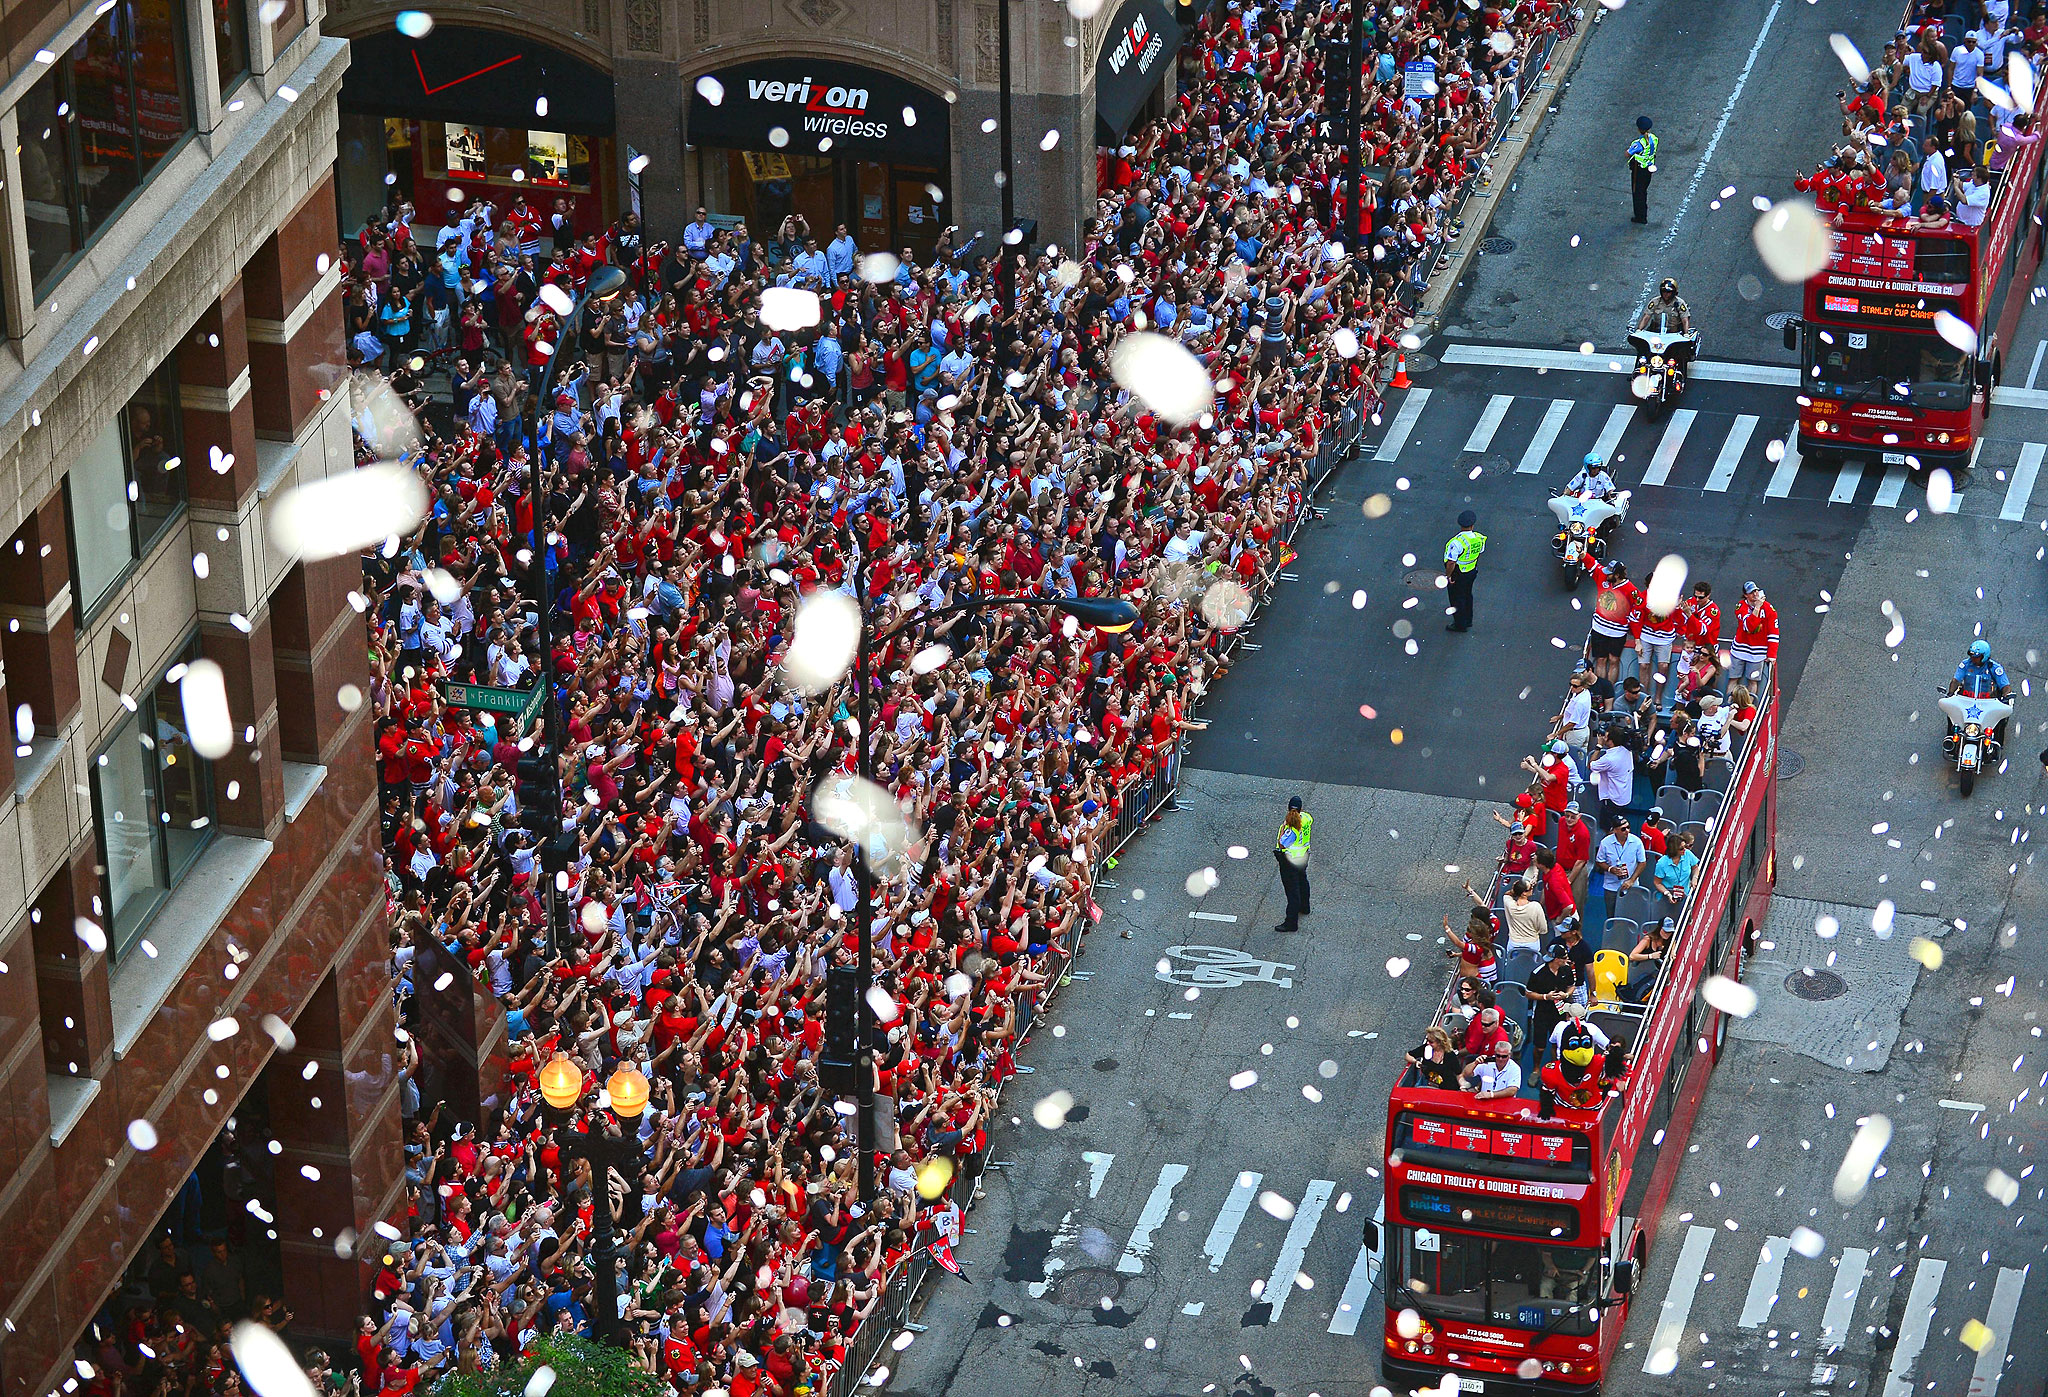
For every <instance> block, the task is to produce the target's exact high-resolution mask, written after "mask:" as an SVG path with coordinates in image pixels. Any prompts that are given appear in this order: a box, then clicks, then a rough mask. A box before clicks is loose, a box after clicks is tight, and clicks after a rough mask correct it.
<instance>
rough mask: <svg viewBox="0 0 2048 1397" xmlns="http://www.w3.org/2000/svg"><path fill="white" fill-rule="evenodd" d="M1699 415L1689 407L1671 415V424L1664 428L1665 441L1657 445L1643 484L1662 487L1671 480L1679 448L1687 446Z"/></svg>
mask: <svg viewBox="0 0 2048 1397" xmlns="http://www.w3.org/2000/svg"><path fill="white" fill-rule="evenodd" d="M1698 416H1699V414H1698V413H1697V412H1695V411H1693V410H1692V409H1691V408H1689V407H1682V408H1680V409H1678V411H1676V412H1674V413H1672V414H1671V422H1670V424H1669V425H1668V426H1666V427H1665V428H1664V439H1663V440H1662V441H1660V442H1658V443H1657V451H1656V454H1655V455H1653V456H1652V457H1650V468H1649V469H1648V470H1646V471H1644V472H1643V484H1645V485H1662V484H1663V483H1664V482H1665V481H1667V480H1669V479H1670V478H1671V467H1672V465H1673V464H1674V463H1676V462H1677V460H1678V448H1679V447H1681V446H1684V445H1685V434H1686V433H1687V432H1689V431H1691V430H1692V423H1693V419H1694V418H1695V417H1698Z"/></svg>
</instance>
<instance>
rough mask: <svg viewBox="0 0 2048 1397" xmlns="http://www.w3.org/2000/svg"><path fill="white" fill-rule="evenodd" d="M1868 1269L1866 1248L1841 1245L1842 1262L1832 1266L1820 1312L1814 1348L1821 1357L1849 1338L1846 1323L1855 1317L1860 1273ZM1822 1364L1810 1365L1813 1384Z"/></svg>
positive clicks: (1868, 1257) (1864, 1272) (1861, 1277)
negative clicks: (1832, 1279)
mask: <svg viewBox="0 0 2048 1397" xmlns="http://www.w3.org/2000/svg"><path fill="white" fill-rule="evenodd" d="M1869 1270H1870V1253H1869V1252H1867V1251H1865V1250H1863V1248H1861V1247H1844V1248H1843V1249H1842V1264H1841V1265H1840V1266H1838V1267H1836V1268H1835V1286H1834V1289H1833V1290H1832V1291H1830V1292H1829V1294H1828V1307H1827V1308H1826V1309H1825V1310H1823V1311H1821V1316H1820V1340H1819V1342H1818V1344H1817V1346H1816V1348H1815V1350H1814V1351H1815V1352H1816V1353H1817V1354H1819V1355H1821V1356H1822V1357H1826V1356H1829V1355H1832V1354H1835V1353H1838V1352H1840V1351H1841V1348H1842V1345H1843V1344H1845V1343H1847V1342H1848V1341H1849V1325H1850V1324H1851V1322H1852V1321H1854V1320H1855V1318H1856V1296H1857V1293H1858V1292H1860V1291H1861V1290H1862V1289H1863V1277H1864V1276H1865V1275H1866V1274H1868V1273H1869ZM1822 1366H1823V1365H1822V1364H1820V1363H1816V1364H1814V1365H1813V1368H1814V1376H1813V1380H1814V1382H1815V1383H1816V1384H1818V1383H1820V1382H1821V1381H1822V1378H1821V1376H1820V1370H1821V1368H1822Z"/></svg>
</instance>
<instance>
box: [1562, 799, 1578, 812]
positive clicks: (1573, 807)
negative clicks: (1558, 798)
mask: <svg viewBox="0 0 2048 1397" xmlns="http://www.w3.org/2000/svg"><path fill="white" fill-rule="evenodd" d="M1564 808H1565V813H1566V814H1568V815H1576V814H1578V813H1579V803H1578V802H1577V801H1575V800H1568V801H1566V802H1565V803H1564Z"/></svg>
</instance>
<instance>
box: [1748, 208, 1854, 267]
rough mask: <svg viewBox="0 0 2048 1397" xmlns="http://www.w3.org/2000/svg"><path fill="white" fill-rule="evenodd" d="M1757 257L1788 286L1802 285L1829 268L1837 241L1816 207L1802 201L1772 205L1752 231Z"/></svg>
mask: <svg viewBox="0 0 2048 1397" xmlns="http://www.w3.org/2000/svg"><path fill="white" fill-rule="evenodd" d="M1751 237H1752V238H1753V239H1754V240H1755V242H1756V250H1757V255H1758V256H1760V257H1762V258H1763V260H1764V265H1765V266H1766V267H1768V268H1770V270H1771V275H1772V276H1774V277H1776V278H1777V279H1778V280H1779V281H1782V282H1785V283H1787V284H1798V283H1803V282H1804V281H1805V280H1806V279H1807V278H1808V277H1810V276H1812V275H1813V274H1814V273H1816V272H1818V271H1819V270H1820V269H1821V268H1823V267H1825V266H1827V264H1828V258H1829V256H1831V255H1832V253H1833V251H1834V238H1833V235H1832V234H1831V233H1830V232H1829V231H1828V226H1827V224H1826V223H1824V222H1822V221H1821V218H1820V215H1819V214H1817V213H1815V212H1814V211H1813V205H1811V204H1809V203H1806V202H1805V201H1804V200H1800V199H1788V200H1786V201H1785V202H1784V203H1782V204H1773V205H1771V206H1770V207H1769V209H1768V210H1767V211H1766V212H1765V213H1764V215H1763V217H1761V218H1759V219H1758V220H1757V221H1756V227H1755V228H1754V229H1753V230H1752V232H1751Z"/></svg>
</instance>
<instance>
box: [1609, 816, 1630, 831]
mask: <svg viewBox="0 0 2048 1397" xmlns="http://www.w3.org/2000/svg"><path fill="white" fill-rule="evenodd" d="M1607 828H1609V829H1627V828H1628V816H1626V815H1616V816H1615V817H1614V818H1613V819H1611V820H1609V821H1608V822H1607Z"/></svg>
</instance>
